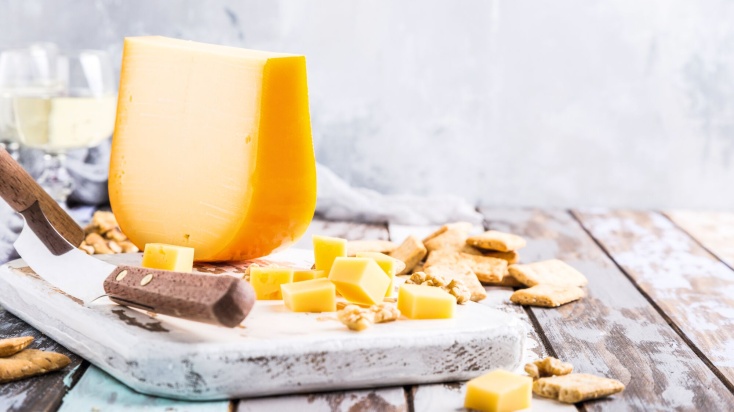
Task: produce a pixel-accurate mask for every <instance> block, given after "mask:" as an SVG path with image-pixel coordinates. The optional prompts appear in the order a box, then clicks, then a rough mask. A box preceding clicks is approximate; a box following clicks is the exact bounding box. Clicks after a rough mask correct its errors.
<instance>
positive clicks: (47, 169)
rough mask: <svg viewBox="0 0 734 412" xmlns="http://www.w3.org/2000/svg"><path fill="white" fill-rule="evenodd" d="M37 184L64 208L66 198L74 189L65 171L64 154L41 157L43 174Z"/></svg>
mask: <svg viewBox="0 0 734 412" xmlns="http://www.w3.org/2000/svg"><path fill="white" fill-rule="evenodd" d="M38 184H40V185H41V187H42V188H43V189H44V190H45V191H46V192H48V194H49V195H51V197H52V198H53V199H54V200H56V202H58V203H59V204H60V205H61V206H62V207H64V208H65V207H66V198H68V197H69V195H70V194H71V191H72V190H73V188H74V182H73V181H72V179H71V176H70V175H69V172H68V171H67V170H66V154H64V153H45V154H44V155H43V173H41V176H40V177H39V178H38Z"/></svg>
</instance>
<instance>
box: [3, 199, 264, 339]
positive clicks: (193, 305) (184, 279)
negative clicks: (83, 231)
mask: <svg viewBox="0 0 734 412" xmlns="http://www.w3.org/2000/svg"><path fill="white" fill-rule="evenodd" d="M21 214H22V215H23V217H24V218H25V221H26V227H24V228H23V231H22V232H21V235H20V236H19V238H18V241H16V243H15V245H16V249H17V250H18V252H19V253H20V254H21V256H22V257H23V258H24V259H25V260H26V263H28V264H29V265H30V267H31V268H32V269H33V270H34V271H35V272H36V273H37V274H38V275H40V276H41V277H43V278H44V279H45V280H46V281H48V282H49V283H51V284H53V285H54V286H56V287H58V288H59V289H61V290H62V291H64V292H65V293H67V294H69V295H72V296H74V297H76V298H79V299H81V300H83V301H84V302H85V303H88V302H89V301H91V300H94V299H96V298H98V297H100V296H102V295H104V293H106V294H107V295H108V296H109V298H110V299H111V300H112V301H114V302H116V303H119V304H121V305H125V306H131V307H135V308H139V309H144V310H148V311H153V312H156V313H160V314H164V315H171V316H176V317H180V318H184V319H189V320H194V321H198V322H205V323H211V324H216V325H222V326H227V327H234V326H237V325H238V324H240V322H242V321H243V320H244V319H245V317H246V316H247V314H248V313H249V312H250V309H252V306H253V305H254V303H255V292H254V290H252V286H250V284H249V283H247V282H245V281H243V280H241V279H238V278H235V277H231V276H214V275H207V274H195V273H180V272H172V271H166V270H156V269H148V268H141V267H133V266H115V265H112V264H109V263H106V262H103V261H101V260H99V259H96V258H94V257H92V256H88V255H86V254H85V253H84V252H82V251H80V250H78V249H77V248H75V247H74V246H72V245H71V244H70V243H69V242H67V241H66V239H64V238H63V237H62V236H61V235H60V234H59V233H58V232H57V231H56V230H55V229H54V227H53V226H52V225H51V223H50V222H49V221H48V219H46V217H45V215H44V214H43V211H42V210H41V207H40V205H39V203H38V202H34V203H33V204H32V205H31V206H30V207H29V208H27V209H26V210H23V211H21ZM44 249H45V250H44ZM102 286H103V287H104V291H103V290H102Z"/></svg>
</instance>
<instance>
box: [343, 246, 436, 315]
mask: <svg viewBox="0 0 734 412" xmlns="http://www.w3.org/2000/svg"><path fill="white" fill-rule="evenodd" d="M329 280H330V281H332V282H333V283H334V286H336V290H337V291H338V292H339V294H340V295H342V296H343V297H344V298H345V299H346V300H348V301H350V302H353V303H358V304H362V305H374V304H376V303H379V302H382V300H383V299H384V297H385V291H387V287H388V286H389V285H390V278H389V277H388V276H387V275H386V274H385V272H383V271H382V269H381V268H380V266H379V265H378V264H377V263H376V262H375V261H374V260H373V259H370V258H359V257H338V258H336V259H335V260H334V265H333V266H332V267H331V272H329ZM449 296H450V295H449Z"/></svg>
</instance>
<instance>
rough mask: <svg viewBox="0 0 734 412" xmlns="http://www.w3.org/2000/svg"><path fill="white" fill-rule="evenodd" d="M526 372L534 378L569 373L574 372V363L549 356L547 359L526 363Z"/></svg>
mask: <svg viewBox="0 0 734 412" xmlns="http://www.w3.org/2000/svg"><path fill="white" fill-rule="evenodd" d="M525 372H527V373H528V375H530V377H531V378H533V379H538V378H545V377H548V376H561V375H568V374H569V373H571V372H573V365H571V364H570V363H566V362H561V361H560V360H558V359H556V358H553V357H550V356H549V357H547V358H545V359H542V360H536V361H535V362H531V363H528V364H526V365H525Z"/></svg>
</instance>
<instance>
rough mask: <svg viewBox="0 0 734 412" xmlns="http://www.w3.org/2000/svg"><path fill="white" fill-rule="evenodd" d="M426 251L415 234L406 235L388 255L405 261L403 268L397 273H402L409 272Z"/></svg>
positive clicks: (424, 255)
mask: <svg viewBox="0 0 734 412" xmlns="http://www.w3.org/2000/svg"><path fill="white" fill-rule="evenodd" d="M427 253H428V251H427V250H426V247H425V246H423V242H421V240H420V239H418V238H417V237H415V236H408V237H407V238H405V240H404V241H403V243H401V244H400V246H398V247H397V248H396V249H395V250H393V251H392V252H390V253H389V255H390V256H392V257H394V258H395V259H399V260H402V261H403V263H405V269H403V270H402V271H400V273H397V274H398V275H403V274H406V273H410V271H411V270H412V269H413V268H414V267H415V265H417V264H418V263H420V261H421V260H423V258H424V257H426V254H427Z"/></svg>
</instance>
